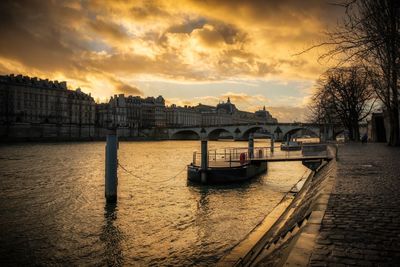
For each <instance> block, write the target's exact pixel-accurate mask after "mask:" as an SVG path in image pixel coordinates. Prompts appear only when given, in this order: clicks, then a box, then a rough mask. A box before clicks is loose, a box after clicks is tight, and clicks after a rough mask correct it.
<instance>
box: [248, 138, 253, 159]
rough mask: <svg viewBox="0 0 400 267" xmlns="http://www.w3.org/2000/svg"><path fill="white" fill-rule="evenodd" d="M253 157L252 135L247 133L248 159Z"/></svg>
mask: <svg viewBox="0 0 400 267" xmlns="http://www.w3.org/2000/svg"><path fill="white" fill-rule="evenodd" d="M253 157H254V136H253V134H252V133H251V134H249V159H251V158H253Z"/></svg>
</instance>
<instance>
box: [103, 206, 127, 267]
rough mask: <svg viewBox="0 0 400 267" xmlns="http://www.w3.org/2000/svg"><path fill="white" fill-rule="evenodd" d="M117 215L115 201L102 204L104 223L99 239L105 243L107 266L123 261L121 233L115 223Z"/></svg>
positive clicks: (119, 263)
mask: <svg viewBox="0 0 400 267" xmlns="http://www.w3.org/2000/svg"><path fill="white" fill-rule="evenodd" d="M117 215H118V209H117V204H116V203H107V204H106V205H105V206H104V219H105V225H104V226H103V229H102V234H101V236H100V240H101V241H102V242H103V243H104V245H105V257H106V261H107V266H122V265H123V263H124V261H123V254H122V247H121V240H122V239H123V234H122V232H121V231H120V229H119V228H118V226H117V225H116V224H117V222H116V220H117Z"/></svg>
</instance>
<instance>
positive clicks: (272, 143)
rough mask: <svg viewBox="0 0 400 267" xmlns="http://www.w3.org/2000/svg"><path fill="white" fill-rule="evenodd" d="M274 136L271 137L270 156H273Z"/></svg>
mask: <svg viewBox="0 0 400 267" xmlns="http://www.w3.org/2000/svg"><path fill="white" fill-rule="evenodd" d="M274 141H275V140H274V136H271V154H274Z"/></svg>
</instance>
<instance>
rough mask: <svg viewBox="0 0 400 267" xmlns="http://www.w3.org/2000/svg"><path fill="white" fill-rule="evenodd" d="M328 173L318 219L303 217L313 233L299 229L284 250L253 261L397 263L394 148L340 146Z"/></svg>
mask: <svg viewBox="0 0 400 267" xmlns="http://www.w3.org/2000/svg"><path fill="white" fill-rule="evenodd" d="M331 174H332V178H333V179H332V181H333V182H332V185H333V186H331V187H330V188H331V189H330V191H331V193H330V194H329V197H328V198H326V199H329V200H328V201H326V206H325V208H321V209H319V210H323V212H322V214H321V215H320V219H318V220H309V222H311V223H312V224H311V225H310V227H312V228H309V229H315V230H316V231H310V232H307V231H305V232H304V231H303V233H302V234H300V237H297V240H298V241H297V242H296V241H294V242H292V244H293V245H290V244H289V245H286V248H285V249H286V250H285V249H281V251H280V252H279V251H278V253H275V256H274V255H271V256H272V257H265V258H263V257H261V258H263V259H260V260H259V261H258V262H257V263H256V264H255V265H257V266H277V265H282V264H283V265H285V266H307V265H308V266H399V264H400V148H393V147H388V146H386V145H385V144H378V143H368V144H359V143H349V144H345V145H341V146H340V148H339V154H338V160H337V162H335V168H334V171H332V172H331ZM322 202H323V201H322ZM317 206H318V205H317ZM322 206H323V205H322ZM316 215H318V213H316ZM317 217H318V216H317ZM309 233H311V234H309ZM314 233H315V234H314ZM314 236H315V238H314ZM293 240H296V238H294V239H293ZM300 240H302V241H301V242H300ZM285 251H286V252H285ZM276 255H278V256H276ZM277 257H278V258H277ZM252 265H254V264H252Z"/></svg>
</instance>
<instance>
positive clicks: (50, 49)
mask: <svg viewBox="0 0 400 267" xmlns="http://www.w3.org/2000/svg"><path fill="white" fill-rule="evenodd" d="M340 12H342V10H340V8H338V7H337V6H335V5H332V4H329V3H328V2H327V1H321V0H310V1H297V0H282V1H261V0H260V1H258V0H255V1H239V0H229V1H228V0H207V1H195V0H183V1H179V3H176V2H171V1H168V0H152V1H120V0H117V1H105V0H87V1H79V0H30V1H28V0H3V1H1V2H0V35H1V38H0V72H2V73H10V72H13V73H23V74H27V75H35V76H41V77H48V78H51V79H58V80H61V79H65V80H67V81H68V82H69V83H70V84H71V85H72V86H76V87H78V86H79V87H81V88H82V89H84V90H85V91H87V92H91V93H92V95H94V96H95V97H100V98H105V97H106V96H107V94H108V95H110V94H113V93H125V94H140V95H149V94H161V93H162V94H164V96H165V97H167V98H168V97H169V98H170V99H172V98H176V99H177V101H180V103H183V102H184V97H181V98H179V97H175V96H174V97H173V95H174V94H173V92H172V91H168V92H167V91H165V90H164V91H163V90H162V89H160V88H159V87H158V89H157V90H156V89H153V90H150V89H148V88H154V86H153V85H154V82H157V83H158V82H165V83H167V82H168V83H171V82H175V83H182V82H193V83H198V84H201V83H204V82H218V83H224V82H225V83H226V91H225V92H230V89H229V81H230V80H233V79H241V80H246V81H249V82H252V81H259V80H270V79H273V80H281V81H288V80H297V81H302V80H307V81H311V80H313V79H315V78H316V77H317V76H318V75H319V74H320V73H321V72H323V70H324V67H323V66H321V65H319V63H317V61H316V59H317V57H318V52H319V51H315V52H312V53H307V54H304V55H301V56H293V55H294V54H296V53H298V52H300V51H302V50H303V49H305V48H307V47H309V46H310V45H312V44H315V43H316V42H318V41H319V40H320V39H321V38H322V32H323V31H324V30H326V27H329V26H332V25H334V24H335V22H336V20H337V19H338V16H340V14H341V13H340ZM325 67H326V66H325ZM144 79H146V80H148V87H140V90H139V89H137V86H136V84H137V83H136V81H140V80H144ZM196 90H201V91H202V95H204V93H205V92H207V93H208V95H210V96H212V97H215V98H216V99H219V97H220V95H215V94H213V92H212V91H211V90H210V89H208V88H207V87H205V86H204V87H201V88H200V89H199V88H198V87H196ZM240 94H243V95H248V93H247V92H245V91H243V92H241V93H240ZM192 95H193V97H196V95H197V92H196V91H194V89H193V92H192ZM259 95H262V96H263V97H265V99H270V97H269V89H268V88H265V92H264V93H262V94H259ZM252 97H257V96H252ZM232 98H235V96H234V95H232ZM179 99H180V100H179ZM235 100H237V101H242V102H241V103H245V100H244V99H239V98H238V99H235ZM298 101H300V102H301V101H302V100H301V99H299V100H298ZM300 102H297V103H293V106H299V105H300V104H301V103H300ZM249 103H251V102H249ZM257 103H260V104H261V102H260V101H259V102H257ZM245 108H247V109H249V110H252V109H253V108H252V107H251V106H250V105H248V106H245ZM293 112H294V111H293Z"/></svg>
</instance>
